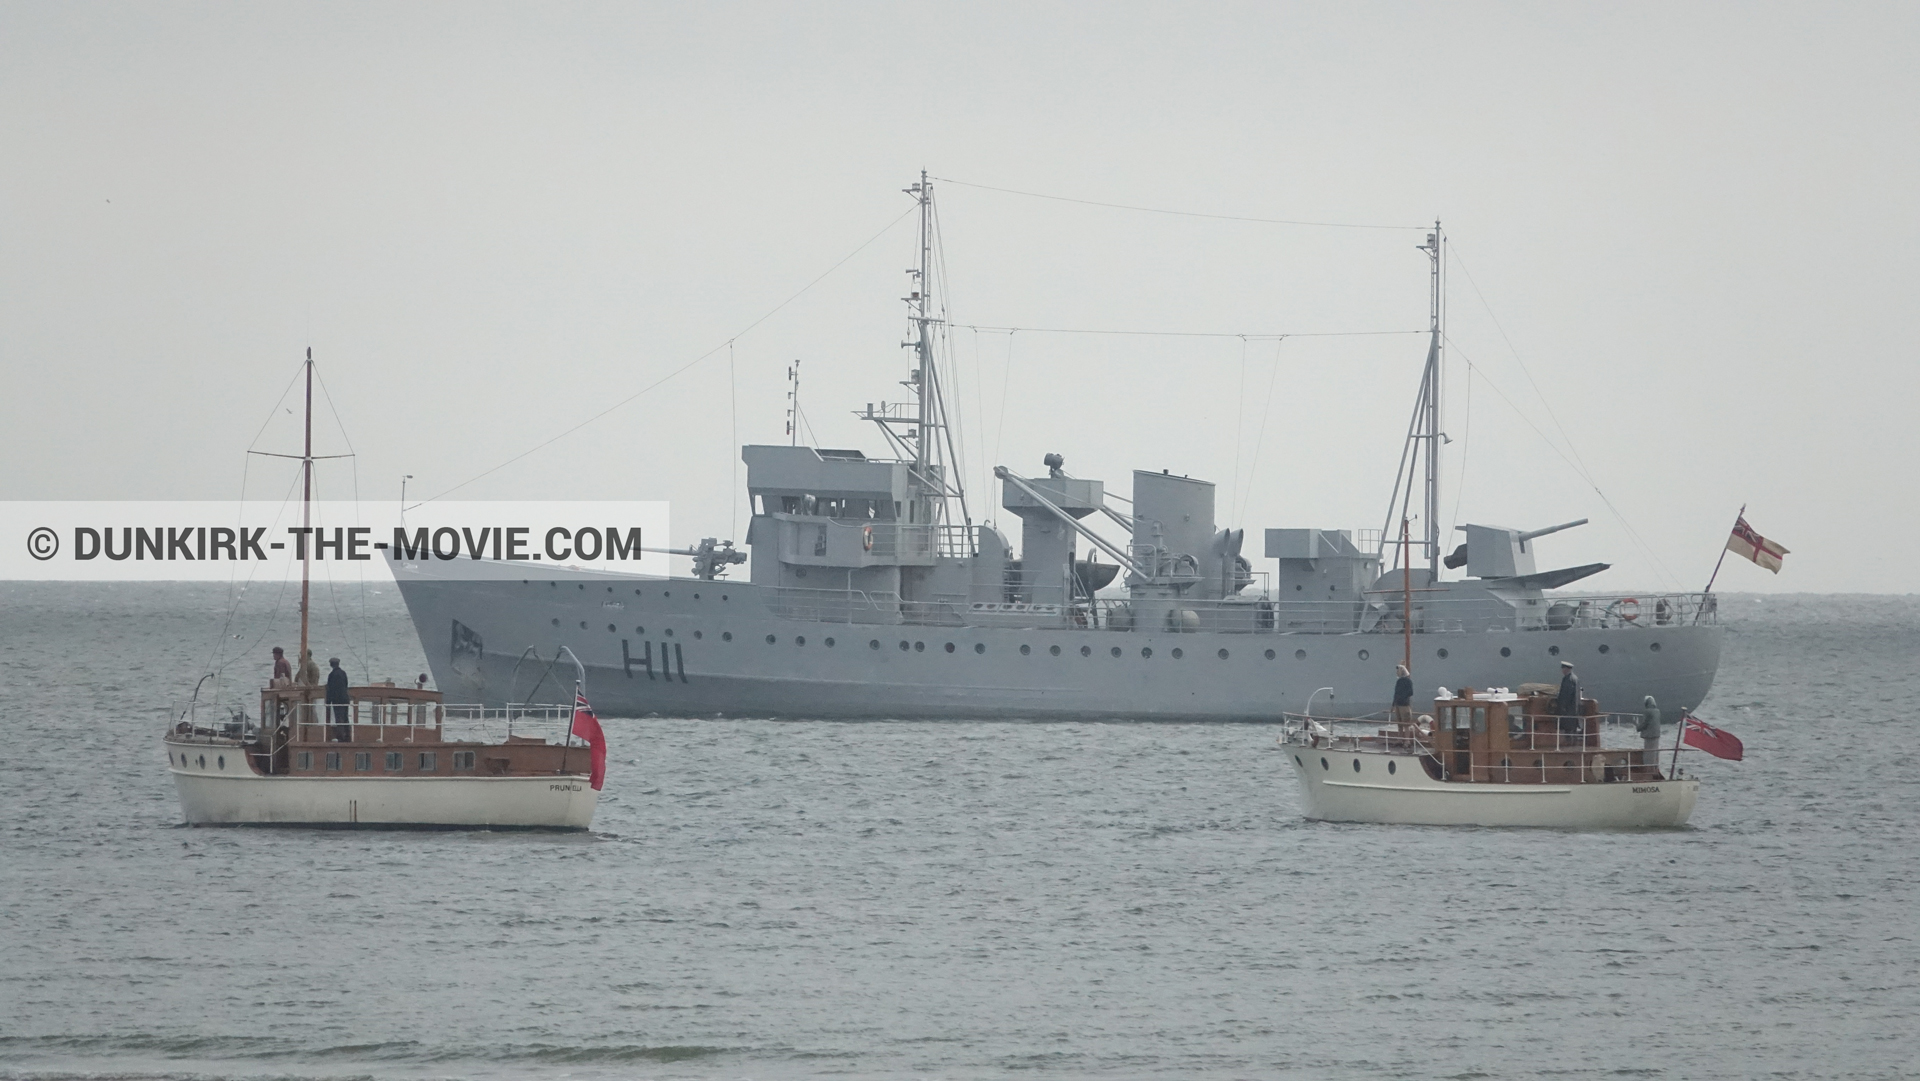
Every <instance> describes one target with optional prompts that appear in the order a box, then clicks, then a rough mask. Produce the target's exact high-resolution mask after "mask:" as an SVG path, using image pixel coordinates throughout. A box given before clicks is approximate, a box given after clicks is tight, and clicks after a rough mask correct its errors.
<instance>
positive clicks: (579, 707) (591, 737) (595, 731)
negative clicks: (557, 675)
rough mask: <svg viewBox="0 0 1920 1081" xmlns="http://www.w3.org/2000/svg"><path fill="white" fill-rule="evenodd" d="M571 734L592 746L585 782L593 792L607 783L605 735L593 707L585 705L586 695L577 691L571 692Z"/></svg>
mask: <svg viewBox="0 0 1920 1081" xmlns="http://www.w3.org/2000/svg"><path fill="white" fill-rule="evenodd" d="M573 734H574V735H576V736H579V737H580V738H581V739H584V740H586V741H587V746H588V747H590V748H592V750H593V753H592V759H593V772H592V773H591V774H590V775H589V776H588V777H587V783H588V784H590V785H592V786H593V790H594V791H595V792H598V791H600V786H601V785H603V784H606V783H607V735H606V733H604V732H602V731H600V718H598V717H595V716H594V715H593V707H592V706H590V705H587V696H586V695H584V694H582V693H580V692H579V691H575V692H573Z"/></svg>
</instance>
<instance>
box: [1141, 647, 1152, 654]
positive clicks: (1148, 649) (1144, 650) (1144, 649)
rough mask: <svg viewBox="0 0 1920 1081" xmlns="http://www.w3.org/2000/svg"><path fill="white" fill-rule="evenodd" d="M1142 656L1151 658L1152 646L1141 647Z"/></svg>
mask: <svg viewBox="0 0 1920 1081" xmlns="http://www.w3.org/2000/svg"><path fill="white" fill-rule="evenodd" d="M1140 656H1141V657H1151V656H1153V647H1152V646H1141V647H1140Z"/></svg>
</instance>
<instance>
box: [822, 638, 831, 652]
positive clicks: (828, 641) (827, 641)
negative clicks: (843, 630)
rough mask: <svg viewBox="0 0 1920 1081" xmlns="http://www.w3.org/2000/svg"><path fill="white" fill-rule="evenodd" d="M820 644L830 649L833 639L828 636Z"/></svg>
mask: <svg viewBox="0 0 1920 1081" xmlns="http://www.w3.org/2000/svg"><path fill="white" fill-rule="evenodd" d="M821 644H822V645H824V646H826V647H827V648H828V649H832V648H833V639H831V638H829V639H827V640H826V641H825V642H822V643H821Z"/></svg>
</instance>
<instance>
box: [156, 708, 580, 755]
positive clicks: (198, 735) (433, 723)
mask: <svg viewBox="0 0 1920 1081" xmlns="http://www.w3.org/2000/svg"><path fill="white" fill-rule="evenodd" d="M273 723H274V725H275V726H276V727H278V726H279V725H281V724H284V725H286V726H287V729H288V732H289V734H290V735H291V737H292V739H293V740H294V741H295V742H300V743H322V742H326V741H327V737H328V734H329V733H328V731H327V730H328V729H330V728H331V729H338V728H343V727H348V726H351V727H352V728H353V729H354V735H355V738H356V739H358V740H363V741H364V740H366V739H367V738H368V737H371V741H372V742H375V743H415V742H420V741H421V740H423V739H425V738H428V736H427V735H426V734H427V733H429V732H432V731H434V730H436V729H437V730H438V731H439V738H440V739H441V740H443V741H445V742H448V743H505V742H507V741H508V740H509V739H512V738H526V739H542V740H545V741H547V742H549V743H556V744H557V743H560V742H562V741H564V740H565V739H566V738H567V734H568V732H569V731H570V730H571V728H572V726H573V707H572V706H570V705H564V704H560V703H530V704H524V705H522V704H515V705H507V706H484V705H480V704H478V703H454V702H429V701H413V702H396V701H382V700H367V699H359V700H354V701H350V702H348V703H346V704H345V705H344V706H339V705H329V704H328V703H326V702H315V701H309V702H289V703H286V712H285V713H284V714H282V715H280V716H279V717H277V718H275V719H274V722H273ZM258 733H259V722H257V721H256V720H254V719H253V718H251V717H238V716H236V717H233V718H230V719H228V720H224V721H221V722H219V723H218V724H215V725H204V724H201V723H199V722H197V721H196V720H193V719H184V720H182V721H180V722H179V723H177V724H175V725H174V726H173V727H172V729H171V738H172V739H173V740H174V741H176V742H182V741H185V742H207V743H214V742H229V743H230V742H235V741H240V740H247V739H253V738H255V737H256V736H257V735H258Z"/></svg>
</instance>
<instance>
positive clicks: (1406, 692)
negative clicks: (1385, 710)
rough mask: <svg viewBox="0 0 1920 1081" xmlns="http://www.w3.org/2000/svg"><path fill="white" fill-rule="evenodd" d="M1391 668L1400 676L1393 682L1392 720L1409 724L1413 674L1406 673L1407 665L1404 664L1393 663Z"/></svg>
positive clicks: (1411, 716) (1411, 719)
mask: <svg viewBox="0 0 1920 1081" xmlns="http://www.w3.org/2000/svg"><path fill="white" fill-rule="evenodd" d="M1393 670H1394V671H1395V672H1398V673H1399V674H1400V678H1399V679H1397V680H1394V682H1393V720H1394V723H1395V724H1404V725H1411V724H1412V723H1413V676H1412V675H1411V674H1410V673H1408V671H1407V666H1406V665H1404V664H1396V665H1394V666H1393Z"/></svg>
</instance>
